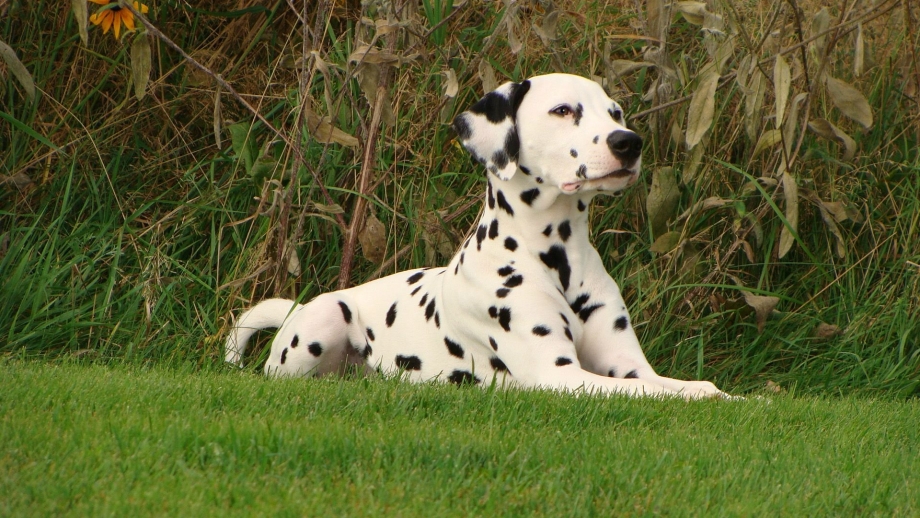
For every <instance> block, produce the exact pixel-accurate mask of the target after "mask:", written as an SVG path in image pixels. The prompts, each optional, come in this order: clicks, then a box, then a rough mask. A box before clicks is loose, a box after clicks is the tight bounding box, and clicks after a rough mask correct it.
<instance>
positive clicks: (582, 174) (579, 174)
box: [575, 164, 588, 178]
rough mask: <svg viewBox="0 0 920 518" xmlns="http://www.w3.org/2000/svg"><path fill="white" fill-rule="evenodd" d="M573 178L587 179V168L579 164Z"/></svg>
mask: <svg viewBox="0 0 920 518" xmlns="http://www.w3.org/2000/svg"><path fill="white" fill-rule="evenodd" d="M575 176H576V177H577V178H587V177H588V166H586V165H585V164H581V165H580V166H578V171H575Z"/></svg>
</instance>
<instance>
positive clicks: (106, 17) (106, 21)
mask: <svg viewBox="0 0 920 518" xmlns="http://www.w3.org/2000/svg"><path fill="white" fill-rule="evenodd" d="M114 18H115V13H113V12H112V10H111V9H109V10H108V11H106V12H104V13H102V34H108V33H109V29H110V28H112V20H113V19H114Z"/></svg>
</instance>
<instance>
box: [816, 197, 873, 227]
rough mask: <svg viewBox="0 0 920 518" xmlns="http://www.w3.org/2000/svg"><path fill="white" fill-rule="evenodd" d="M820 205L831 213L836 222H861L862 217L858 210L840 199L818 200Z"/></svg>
mask: <svg viewBox="0 0 920 518" xmlns="http://www.w3.org/2000/svg"><path fill="white" fill-rule="evenodd" d="M818 201H819V202H820V203H821V205H822V206H823V207H824V208H825V209H826V210H827V211H828V212H829V213H830V214H831V215H832V216H834V220H835V221H837V223H843V222H844V221H846V220H850V221H854V222H856V223H862V221H863V217H862V214H860V213H859V211H858V210H856V209H854V208H853V207H851V206H850V205H848V204H846V203H844V202H842V201H824V200H818Z"/></svg>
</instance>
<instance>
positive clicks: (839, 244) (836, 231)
mask: <svg viewBox="0 0 920 518" xmlns="http://www.w3.org/2000/svg"><path fill="white" fill-rule="evenodd" d="M818 209H819V212H820V213H821V220H822V221H824V224H825V225H827V229H828V231H830V233H831V234H833V235H834V252H835V253H836V254H837V257H840V258H841V259H842V258H844V257H846V253H847V243H846V241H845V240H844V239H843V233H841V232H840V227H839V226H837V222H836V221H834V216H833V215H832V214H831V213H830V212H829V211H828V210H827V209H826V208H825V207H824V204H823V203H820V200H819V203H818Z"/></svg>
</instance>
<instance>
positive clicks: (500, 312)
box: [489, 306, 511, 331]
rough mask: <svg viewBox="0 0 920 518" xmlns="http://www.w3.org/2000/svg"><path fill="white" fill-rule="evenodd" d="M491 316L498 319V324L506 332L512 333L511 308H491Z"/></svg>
mask: <svg viewBox="0 0 920 518" xmlns="http://www.w3.org/2000/svg"><path fill="white" fill-rule="evenodd" d="M489 316H490V317H492V318H496V319H498V324H499V325H500V326H502V329H504V330H505V331H511V308H501V309H498V308H496V307H495V306H490V307H489Z"/></svg>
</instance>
